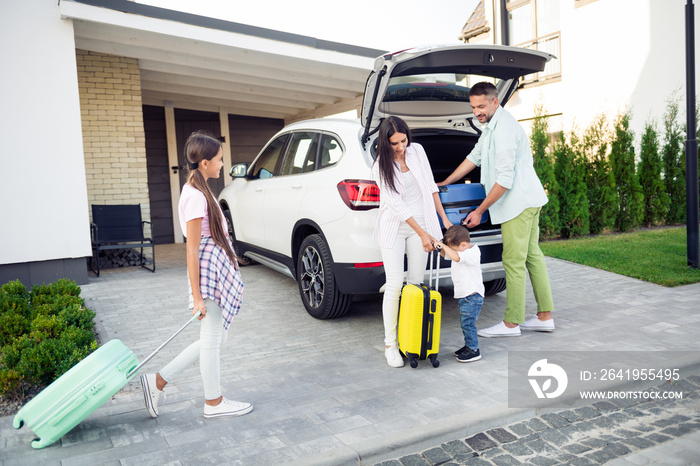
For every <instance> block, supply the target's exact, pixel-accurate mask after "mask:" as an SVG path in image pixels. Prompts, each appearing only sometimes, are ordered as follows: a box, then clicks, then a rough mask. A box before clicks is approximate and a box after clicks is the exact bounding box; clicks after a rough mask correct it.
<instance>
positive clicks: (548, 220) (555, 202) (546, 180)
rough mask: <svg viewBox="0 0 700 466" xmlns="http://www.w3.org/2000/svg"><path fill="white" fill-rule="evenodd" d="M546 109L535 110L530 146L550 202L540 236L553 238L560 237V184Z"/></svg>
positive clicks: (536, 170)
mask: <svg viewBox="0 0 700 466" xmlns="http://www.w3.org/2000/svg"><path fill="white" fill-rule="evenodd" d="M543 115H544V108H543V107H542V106H541V105H539V106H537V107H536V108H535V121H534V122H533V123H532V133H531V134H530V146H531V148H532V157H533V159H534V165H535V172H536V173H537V176H539V178H540V181H541V182H542V186H544V190H545V191H546V192H547V197H548V198H549V200H548V201H547V203H546V204H545V205H544V206H543V207H542V210H541V211H540V236H541V237H543V238H552V237H555V236H558V235H559V184H558V183H557V178H556V176H555V175H554V161H553V160H552V155H551V151H550V149H549V140H550V137H549V124H548V122H547V117H545V116H543Z"/></svg>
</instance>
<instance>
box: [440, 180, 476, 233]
mask: <svg viewBox="0 0 700 466" xmlns="http://www.w3.org/2000/svg"><path fill="white" fill-rule="evenodd" d="M439 194H440V202H442V207H443V208H444V209H445V213H446V214H447V218H448V219H449V220H450V222H452V224H453V225H459V224H461V223H462V220H464V218H465V217H466V216H467V215H469V213H470V212H471V211H473V210H475V209H476V208H477V207H479V205H480V204H481V203H482V202H483V201H484V198H485V197H486V191H485V190H484V186H483V185H481V184H479V183H460V184H448V185H447V186H439ZM438 219H439V220H440V227H441V228H445V226H444V225H443V224H442V219H441V218H439V217H438ZM488 220H489V214H488V211H486V212H484V214H483V215H482V216H481V223H482V224H484V223H486V222H488Z"/></svg>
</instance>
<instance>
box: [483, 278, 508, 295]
mask: <svg viewBox="0 0 700 466" xmlns="http://www.w3.org/2000/svg"><path fill="white" fill-rule="evenodd" d="M505 289H506V279H505V278H496V279H495V280H491V281H490V282H485V283H484V293H486V296H491V295H493V294H496V293H500V292H501V291H503V290H505Z"/></svg>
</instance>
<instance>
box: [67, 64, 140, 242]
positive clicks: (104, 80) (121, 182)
mask: <svg viewBox="0 0 700 466" xmlns="http://www.w3.org/2000/svg"><path fill="white" fill-rule="evenodd" d="M76 55H77V63H78V86H79V89H80V111H81V119H82V128H83V148H84V151H85V172H86V177H87V191H88V202H89V204H90V205H92V204H140V205H141V215H142V216H143V220H150V219H151V212H150V205H149V197H148V174H147V170H146V145H145V134H144V129H143V110H142V107H141V79H140V75H139V67H138V62H137V60H136V59H133V58H125V57H118V56H114V55H107V54H102V53H96V52H88V51H85V50H77V51H76ZM150 235H151V232H150V229H149V225H148V224H146V236H150Z"/></svg>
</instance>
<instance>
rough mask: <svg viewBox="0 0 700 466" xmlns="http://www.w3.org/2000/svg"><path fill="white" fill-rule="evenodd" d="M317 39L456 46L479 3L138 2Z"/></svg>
mask: <svg viewBox="0 0 700 466" xmlns="http://www.w3.org/2000/svg"><path fill="white" fill-rule="evenodd" d="M137 2H138V3H144V4H148V5H153V6H157V7H161V8H167V9H170V10H178V11H184V12H187V13H193V14H198V15H202V16H209V17H212V18H219V19H224V20H227V21H233V22H237V23H243V24H249V25H252V26H259V27H264V28H269V29H275V30H279V31H284V32H291V33H295V34H302V35H305V36H311V37H315V38H317V39H323V40H330V41H335V42H342V43H345V44H351V45H359V46H363V47H370V48H375V49H380V50H387V51H397V50H402V49H406V48H410V47H416V46H421V45H428V44H457V43H460V41H459V40H458V39H457V37H458V36H459V33H460V32H461V30H462V27H463V26H464V24H465V23H466V22H467V20H468V19H469V16H471V14H472V12H473V11H474V8H475V7H476V5H477V3H478V0H430V1H427V0H349V1H342V2H339V1H337V0H335V1H334V0H284V1H282V0H257V1H256V0H244V1H241V0H137Z"/></svg>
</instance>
